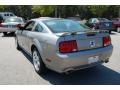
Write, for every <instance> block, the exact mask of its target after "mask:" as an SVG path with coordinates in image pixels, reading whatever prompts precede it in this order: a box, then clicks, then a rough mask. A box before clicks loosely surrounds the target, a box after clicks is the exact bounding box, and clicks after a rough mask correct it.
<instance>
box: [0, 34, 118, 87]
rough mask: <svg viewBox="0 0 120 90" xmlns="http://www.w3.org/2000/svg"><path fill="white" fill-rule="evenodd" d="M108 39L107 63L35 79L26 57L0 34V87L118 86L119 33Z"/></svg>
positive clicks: (28, 58)
mask: <svg viewBox="0 0 120 90" xmlns="http://www.w3.org/2000/svg"><path fill="white" fill-rule="evenodd" d="M111 37H112V43H113V45H114V51H113V54H112V57H111V58H110V62H109V63H107V64H104V65H100V66H97V67H96V68H92V69H86V70H81V71H77V72H74V73H72V74H70V75H67V76H66V75H61V74H58V73H55V72H53V71H49V72H48V73H47V74H45V75H41V76H39V75H38V74H36V72H35V71H34V68H33V66H32V63H31V59H30V57H29V56H27V55H26V54H25V53H24V52H23V51H17V50H16V48H15V40H14V37H11V36H8V37H4V36H2V34H0V84H38V85H39V84H54V85H56V84H120V34H118V33H113V34H111Z"/></svg>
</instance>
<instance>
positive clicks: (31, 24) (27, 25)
mask: <svg viewBox="0 0 120 90" xmlns="http://www.w3.org/2000/svg"><path fill="white" fill-rule="evenodd" d="M34 24H35V22H33V21H30V22H28V23H27V24H26V25H25V30H28V31H31V30H32V28H33V27H34Z"/></svg>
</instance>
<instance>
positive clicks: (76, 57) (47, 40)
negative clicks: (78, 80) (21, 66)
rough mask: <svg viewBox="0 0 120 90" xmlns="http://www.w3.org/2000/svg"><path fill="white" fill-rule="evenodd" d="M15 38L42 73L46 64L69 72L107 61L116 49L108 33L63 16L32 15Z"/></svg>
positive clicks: (17, 45)
mask: <svg viewBox="0 0 120 90" xmlns="http://www.w3.org/2000/svg"><path fill="white" fill-rule="evenodd" d="M15 41H16V48H17V49H18V50H20V49H23V50H24V51H25V52H26V53H27V54H28V55H30V56H31V57H32V61H33V65H34V68H35V71H36V72H37V73H39V74H41V73H43V72H44V71H45V70H46V68H49V69H51V70H54V71H56V72H59V73H68V72H71V71H75V70H80V69H84V68H89V67H93V66H96V65H98V64H101V63H104V62H106V63H107V62H108V61H109V57H110V56H111V54H112V49H113V46H112V44H111V39H110V35H109V33H105V32H102V31H91V30H89V29H88V28H86V27H84V26H82V25H80V24H79V23H78V22H76V21H73V20H68V19H61V18H47V19H45V18H42V19H40V18H38V19H32V20H30V21H28V22H27V23H26V25H25V26H24V27H20V30H17V31H16V37H15Z"/></svg>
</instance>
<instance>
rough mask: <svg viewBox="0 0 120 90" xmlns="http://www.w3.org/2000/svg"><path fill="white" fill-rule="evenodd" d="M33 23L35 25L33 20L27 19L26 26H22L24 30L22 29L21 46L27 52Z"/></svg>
mask: <svg viewBox="0 0 120 90" xmlns="http://www.w3.org/2000/svg"><path fill="white" fill-rule="evenodd" d="M34 25H35V22H34V21H29V22H28V23H27V24H26V26H25V27H24V30H23V31H22V44H23V48H24V50H25V51H26V52H28V53H29V51H30V50H29V45H30V44H31V42H32V40H31V39H32V36H31V37H30V35H31V32H32V30H33V28H34Z"/></svg>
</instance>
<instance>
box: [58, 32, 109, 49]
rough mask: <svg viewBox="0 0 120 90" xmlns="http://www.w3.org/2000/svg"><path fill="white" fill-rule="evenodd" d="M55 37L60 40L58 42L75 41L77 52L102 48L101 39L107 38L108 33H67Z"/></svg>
mask: <svg viewBox="0 0 120 90" xmlns="http://www.w3.org/2000/svg"><path fill="white" fill-rule="evenodd" d="M56 35H57V36H59V37H60V38H61V40H59V42H61V41H71V40H76V43H77V49H78V51H80V50H89V49H94V48H100V47H103V37H105V36H109V34H108V33H104V32H100V31H88V32H68V33H58V34H56Z"/></svg>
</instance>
